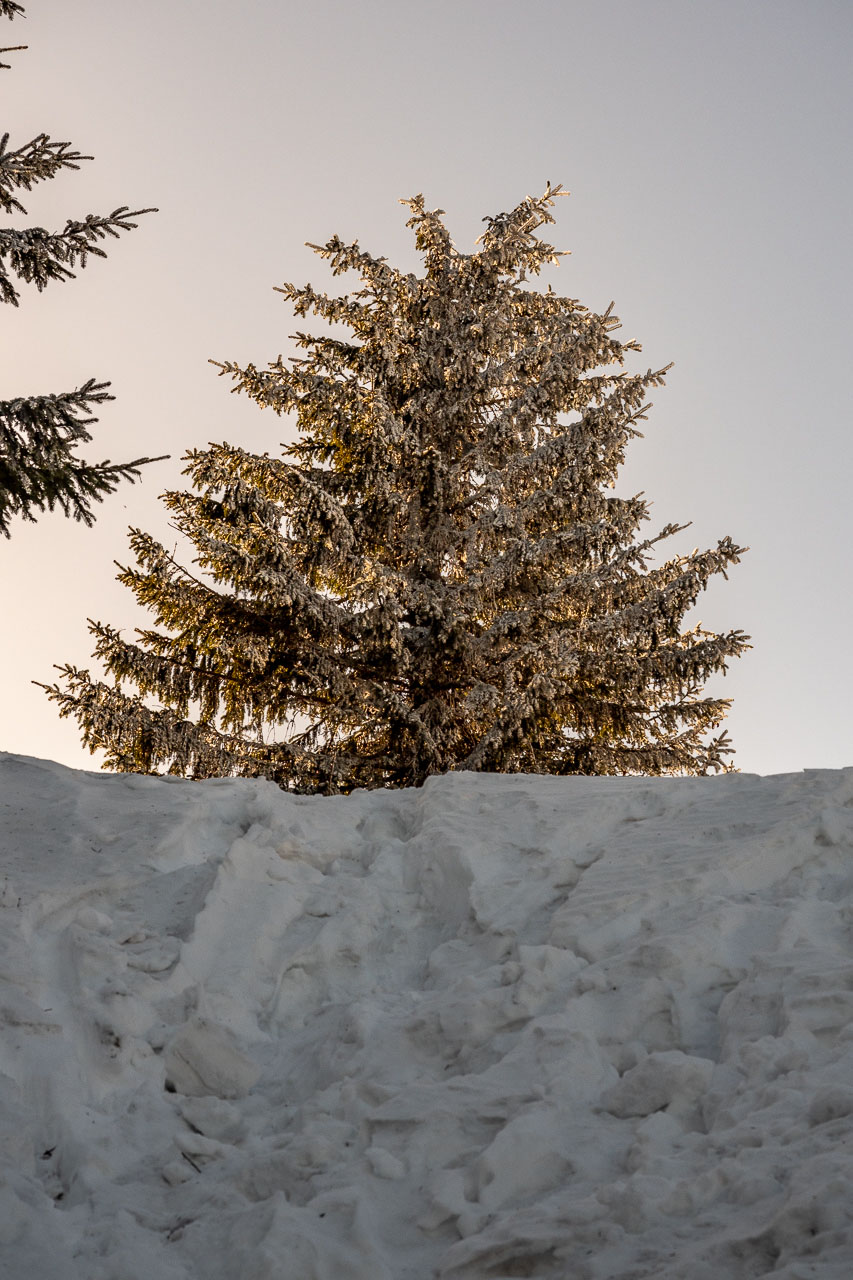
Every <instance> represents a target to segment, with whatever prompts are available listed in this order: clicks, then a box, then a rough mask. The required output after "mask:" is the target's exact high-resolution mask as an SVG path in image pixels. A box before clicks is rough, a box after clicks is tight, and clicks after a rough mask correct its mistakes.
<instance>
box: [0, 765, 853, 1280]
mask: <svg viewBox="0 0 853 1280" xmlns="http://www.w3.org/2000/svg"><path fill="white" fill-rule="evenodd" d="M0 814H2V824H0V832H2V834H0V839H1V840H2V867H1V868H0V903H1V904H2V905H0V1010H2V1020H3V1036H2V1049H0V1073H2V1074H0V1153H2V1154H0V1273H2V1275H3V1276H4V1277H5V1276H8V1277H10V1280H19V1278H22V1280H23V1278H26V1280H35V1278H37V1280H190V1278H192V1280H427V1278H429V1277H434V1276H435V1277H441V1278H442V1280H487V1278H489V1280H504V1278H506V1277H510V1276H534V1277H537V1278H538V1280H551V1278H552V1277H553V1278H554V1280H556V1278H558V1277H559V1280H566V1278H567V1277H571V1280H617V1278H620V1277H621V1278H623V1280H628V1277H631V1280H636V1278H638V1277H654V1278H655V1280H675V1278H676V1277H678V1278H684V1280H720V1278H721V1277H726V1280H728V1278H730V1277H731V1278H733V1280H740V1278H743V1280H746V1277H755V1276H764V1275H773V1276H775V1277H786V1278H790V1280H795V1278H796V1280H805V1278H806V1277H821V1278H824V1280H834V1278H835V1277H838V1280H842V1278H843V1280H848V1278H849V1275H850V1273H851V1265H853V954H851V930H853V893H851V889H853V863H851V846H853V770H844V771H840V772H830V771H813V772H807V773H805V774H796V775H788V776H782V777H772V778H757V777H749V776H741V775H734V776H727V777H723V778H719V779H698V780H693V779H684V780H681V779H675V780H673V779H666V780H646V779H606V778H601V779H580V778H577V779H565V780H562V779H555V778H539V777H521V776H509V777H496V776H488V775H486V776H484V775H470V774H455V775H450V776H447V777H444V778H437V779H432V780H430V782H428V783H427V785H426V786H425V787H424V788H423V789H421V790H419V791H411V792H372V793H357V794H355V795H353V796H350V797H347V798H336V799H320V798H305V797H294V796H288V795H285V794H283V793H282V792H280V791H278V790H277V789H276V788H275V787H273V786H272V785H269V784H266V783H253V782H245V781H244V782H237V781H231V780H223V781H216V782H208V783H188V782H176V781H170V780H160V779H152V778H144V777H134V776H106V775H98V774H88V773H79V772H73V771H71V770H68V769H65V768H62V767H61V766H59V765H56V764H51V763H45V762H40V761H35V760H28V759H24V758H20V757H15V756H0Z"/></svg>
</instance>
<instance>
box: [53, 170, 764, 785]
mask: <svg viewBox="0 0 853 1280" xmlns="http://www.w3.org/2000/svg"><path fill="white" fill-rule="evenodd" d="M559 194H561V192H560V188H559V187H555V188H551V187H550V186H549V187H548V189H547V190H546V191H545V193H544V195H542V196H541V197H538V198H527V199H525V200H523V201H522V202H521V203H520V204H519V205H518V206H517V207H516V208H514V209H513V210H512V211H511V212H509V213H504V214H500V215H499V216H498V217H495V218H487V219H485V220H484V221H485V222H486V224H487V225H486V230H485V232H484V234H483V235H482V236H481V238H480V240H479V241H478V242H477V244H478V247H477V248H476V250H475V252H473V253H471V254H463V253H460V252H459V251H458V250H457V249H456V248H455V247H454V245H453V243H452V241H451V239H450V237H449V235H448V232H447V230H446V228H445V226H444V223H443V221H442V216H441V215H442V213H443V211H442V210H436V211H432V212H431V211H428V210H427V209H426V208H425V206H424V201H423V198H422V197H421V196H416V197H415V198H414V199H411V200H407V201H403V203H404V204H406V205H408V207H409V210H410V213H411V216H410V218H409V221H408V224H407V225H408V226H410V227H411V228H413V230H414V235H415V242H416V246H417V249H418V250H419V251H420V253H421V254H422V256H423V264H424V274H423V275H421V276H418V275H413V274H405V273H403V272H401V271H399V270H396V269H395V268H393V267H392V266H390V265H389V264H388V263H387V261H386V260H385V259H384V258H379V257H374V256H372V255H371V254H369V253H366V252H364V251H362V249H361V248H360V247H359V245H358V244H357V243H356V244H346V243H344V242H343V241H341V240H340V239H339V238H337V237H334V238H333V239H331V240H330V241H329V242H328V243H327V244H325V245H322V246H316V245H315V246H311V247H312V248H314V249H315V250H316V252H317V253H318V254H319V255H320V257H321V258H323V259H325V260H326V261H327V262H328V264H329V266H330V267H331V271H332V274H333V275H334V276H338V275H341V274H342V273H345V272H355V273H356V274H357V276H358V277H359V278H360V281H359V287H357V288H356V289H355V290H354V291H353V292H351V293H348V294H345V295H344V296H331V295H327V294H324V293H318V292H315V290H314V289H313V288H312V287H311V286H310V285H306V286H305V287H304V288H297V287H296V286H294V285H291V284H286V285H284V287H283V288H282V289H281V290H280V292H282V293H283V294H284V297H285V298H286V299H287V300H288V301H289V302H290V303H291V304H292V305H293V307H294V310H295V312H296V314H297V315H298V316H301V317H304V316H306V315H307V314H309V313H313V314H315V315H318V316H320V317H322V318H323V319H324V320H325V321H329V322H333V323H334V324H335V325H341V326H346V329H347V330H348V332H349V335H350V336H349V337H340V336H337V333H338V332H340V331H339V330H338V331H336V332H335V333H334V334H333V335H332V336H329V335H321V336H314V335H311V334H308V333H299V334H297V335H296V338H297V341H298V344H299V347H300V348H301V349H302V352H304V354H300V355H299V356H298V357H296V358H295V359H292V360H290V361H284V360H283V359H282V357H281V356H279V358H278V359H277V360H275V361H273V362H272V363H271V364H270V365H269V366H268V367H267V368H265V369H260V368H256V367H255V366H254V365H251V364H250V365H248V366H247V367H245V368H241V367H238V366H237V365H236V364H233V363H230V362H226V363H222V364H219V365H218V367H219V369H220V372H221V374H224V375H227V376H229V377H230V378H232V379H233V380H234V382H235V387H234V388H233V389H234V390H237V391H241V392H245V393H246V394H248V395H249V396H251V397H252V399H254V400H255V401H256V402H257V403H258V404H259V405H261V406H263V407H265V408H268V409H272V410H273V411H274V412H275V413H276V414H287V413H291V412H292V413H293V414H295V416H296V420H297V425H298V429H299V434H298V438H297V439H296V442H295V443H294V444H292V445H290V446H288V447H283V453H282V454H281V456H270V454H269V453H264V454H261V455H258V454H255V453H250V452H248V451H246V450H243V449H241V448H238V447H234V446H231V445H229V444H225V443H223V444H211V445H210V447H209V448H207V449H201V450H192V451H191V452H189V453H188V454H187V455H186V457H185V461H186V463H187V466H186V471H185V474H187V475H188V476H189V477H190V479H191V481H192V487H191V489H190V490H188V491H175V492H171V493H168V494H167V495H165V502H166V505H167V507H168V508H169V510H170V512H171V513H172V516H173V519H174V524H175V526H176V527H177V528H178V529H179V530H180V531H181V532H182V533H183V534H185V535H186V537H187V538H188V539H189V540H190V541H191V542H192V543H193V544H194V546H195V549H196V552H197V555H196V558H195V565H196V569H189V568H185V567H182V565H181V564H180V563H179V562H178V560H177V559H176V557H175V556H174V555H173V554H172V553H171V552H170V551H168V550H167V549H166V548H165V547H163V546H162V545H161V544H160V543H159V542H157V541H156V540H155V539H154V538H152V537H150V536H149V535H148V534H146V533H144V532H142V531H141V530H139V529H135V530H131V538H130V541H131V546H132V549H133V553H134V556H135V561H136V563H135V567H127V568H123V569H122V570H121V573H120V575H119V580H120V581H122V582H123V583H125V584H126V585H127V586H128V587H129V588H130V589H131V591H132V592H133V593H134V595H135V596H136V598H137V600H138V601H139V602H140V603H141V604H142V605H144V606H146V608H148V609H149V610H151V612H152V614H153V615H154V623H155V625H154V626H153V627H152V628H151V629H148V630H141V631H139V632H138V633H137V637H136V639H135V641H130V640H126V639H124V638H123V637H122V636H121V634H120V633H119V631H118V630H116V629H115V628H114V627H112V626H109V625H102V624H101V623H90V627H91V630H92V633H93V635H94V637H95V653H96V655H97V657H98V658H99V659H100V660H101V661H102V662H103V663H104V664H105V667H106V670H107V672H108V673H109V677H110V679H108V680H107V681H101V680H97V679H93V678H92V677H91V676H90V674H89V673H88V672H87V671H84V670H78V669H75V668H73V667H70V666H65V667H62V668H59V669H60V670H61V671H62V675H63V679H62V682H61V683H60V684H57V685H54V686H52V687H51V688H50V689H49V690H48V692H49V693H50V696H51V697H52V698H54V699H55V700H56V701H57V702H58V704H59V708H60V714H61V715H63V716H68V715H72V716H75V717H76V718H77V720H78V721H79V724H80V726H81V729H82V734H83V739H84V741H85V742H86V743H87V744H88V745H89V747H90V748H91V749H92V750H95V749H96V748H102V749H103V750H104V751H105V752H106V763H107V766H108V767H111V768H114V769H119V770H128V771H159V770H164V769H165V770H168V771H169V772H171V773H176V774H182V775H189V776H192V777H196V778H203V777H209V776H212V775H223V774H237V775H248V776H263V777H267V778H271V779H274V780H275V781H276V782H278V783H279V784H280V785H281V786H282V787H285V788H289V789H293V790H297V791H303V792H318V791H319V792H334V791H347V790H350V789H352V788H354V787H378V786H404V785H409V784H414V785H418V784H420V783H422V782H423V781H424V779H425V778H427V777H428V776H429V775H430V774H435V773H441V772H444V771H447V770H450V769H472V770H488V771H495V772H513V771H530V772H539V773H552V774H576V773H581V774H622V773H626V774H627V773H640V774H668V773H688V774H704V773H706V772H708V771H709V770H717V769H721V768H722V769H725V768H727V767H729V766H728V765H727V764H726V761H725V757H726V756H727V754H728V753H730V751H731V747H730V745H729V742H728V739H727V737H726V735H725V733H721V734H719V735H717V736H709V735H713V731H714V730H715V729H717V727H718V726H719V724H720V722H721V720H722V719H723V717H724V715H725V712H726V710H727V707H728V705H729V704H728V701H727V700H725V699H720V698H712V697H705V696H703V694H702V688H703V685H704V683H705V682H706V681H707V679H708V677H709V676H711V675H713V674H714V673H716V672H721V671H724V670H725V668H726V663H727V660H728V659H730V658H732V657H734V656H736V655H737V654H740V653H741V651H742V650H743V649H744V648H745V647H747V645H746V640H747V637H745V636H744V635H743V634H742V633H741V632H739V631H733V632H729V633H727V634H724V635H717V634H714V633H713V632H710V631H706V630H703V629H701V628H700V627H694V628H691V629H687V630H682V626H683V618H684V615H685V613H686V612H687V610H689V609H690V608H691V606H692V605H693V604H694V602H695V601H696V598H697V596H698V594H699V593H700V591H701V590H702V589H703V588H704V587H705V586H706V584H707V582H708V580H709V579H710V578H711V577H712V575H714V574H717V573H723V574H725V572H726V570H727V568H728V567H729V566H730V565H732V564H735V563H737V561H738V558H739V556H740V555H741V553H742V548H740V547H738V546H736V545H735V544H734V543H733V542H732V540H731V539H730V538H728V537H726V538H723V539H722V541H720V542H719V543H718V544H717V546H716V547H713V548H712V549H710V550H707V551H702V552H699V551H694V552H693V553H692V554H690V555H677V556H674V557H673V558H671V559H669V560H666V561H665V562H663V563H651V564H650V560H655V548H656V547H657V544H658V543H659V542H661V541H662V540H664V539H667V538H669V537H671V536H672V535H673V534H675V533H677V532H678V531H679V530H680V528H684V527H686V526H678V525H675V524H668V525H667V526H666V527H665V528H663V529H662V530H660V532H658V533H657V534H656V535H654V536H651V537H646V538H639V537H638V530H639V528H640V526H641V524H642V523H643V522H644V521H645V520H646V519H647V518H648V510H647V503H646V502H645V501H644V499H643V498H642V496H640V495H638V496H634V497H629V498H624V497H618V496H616V494H615V493H614V492H613V491H612V487H613V484H614V481H615V480H616V476H617V472H618V469H619V467H620V465H621V463H622V462H623V459H624V454H625V448H626V445H627V444H628V442H629V440H631V439H632V438H633V437H634V436H637V435H639V434H640V432H639V429H638V424H639V423H640V421H641V420H642V419H643V418H644V416H645V413H646V409H647V407H648V406H647V403H646V397H647V393H648V391H649V389H650V388H652V387H655V386H658V385H659V384H660V383H661V381H662V378H663V374H664V373H665V370H658V371H653V370H651V369H649V370H648V371H647V372H644V373H642V372H641V373H632V372H629V371H628V370H627V369H626V368H625V367H624V365H625V360H626V355H627V353H629V352H635V351H638V350H639V347H638V345H637V344H636V343H635V342H626V343H621V342H620V341H619V340H618V339H617V337H616V336H615V333H616V330H617V329H618V321H617V318H616V316H615V315H613V314H612V312H611V310H608V311H606V312H605V313H604V314H602V315H598V314H595V313H594V312H592V311H589V310H587V309H586V308H585V307H583V306H582V305H581V304H580V303H579V302H576V301H574V300H573V299H571V298H565V297H560V296H558V295H557V294H556V293H555V292H553V290H552V289H551V287H548V288H547V289H545V290H544V291H542V290H539V291H536V290H534V289H529V288H525V287H524V283H525V280H526V279H527V278H528V277H529V276H531V275H536V274H538V273H539V271H540V270H541V268H542V267H544V266H545V265H546V264H549V263H554V262H556V261H557V259H558V257H559V255H558V254H557V253H556V251H555V250H554V248H553V247H552V246H551V245H550V244H547V243H545V242H544V241H543V240H542V239H540V238H539V237H538V236H537V234H536V232H537V229H538V228H539V227H540V226H542V225H543V224H545V223H550V222H552V221H553V216H552V214H551V212H550V210H551V207H552V205H553V203H554V199H555V197H556V196H557V195H559ZM214 363H215V362H214ZM128 686H130V689H128Z"/></svg>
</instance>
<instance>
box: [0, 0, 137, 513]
mask: <svg viewBox="0 0 853 1280" xmlns="http://www.w3.org/2000/svg"><path fill="white" fill-rule="evenodd" d="M23 12H24V10H23V6H22V5H20V4H17V3H14V0H0V17H6V18H14V17H16V16H20V15H21V14H23ZM25 47H26V46H23V45H17V46H12V47H9V48H4V49H0V53H12V52H15V51H16V50H18V49H21V48H25ZM8 66H9V64H8V63H2V62H0V68H4V69H7V70H8ZM90 159H91V156H84V155H81V154H80V152H79V151H74V150H72V148H71V144H70V143H68V142H53V141H51V139H50V138H49V137H48V135H47V134H44V133H42V134H39V135H38V136H37V137H35V138H31V139H30V141H29V142H25V143H24V144H23V145H21V146H18V147H14V148H13V147H10V145H9V135H8V133H4V134H2V136H0V211H2V212H3V213H5V214H9V215H14V214H23V213H26V210H25V208H24V206H23V205H22V204H21V202H20V200H19V199H18V198H17V196H16V195H15V192H20V191H32V189H33V187H34V186H36V184H37V183H39V182H44V181H47V180H48V179H50V178H55V177H56V175H57V174H58V173H59V172H60V171H61V170H62V169H79V167H80V162H81V161H82V160H90ZM150 212H153V211H152V210H150V209H136V210H130V209H128V208H127V206H126V205H124V206H122V207H120V208H118V209H114V210H113V212H112V213H110V214H107V215H103V216H102V215H98V214H88V215H87V216H86V217H85V218H84V219H83V220H82V221H75V220H74V219H69V220H68V221H67V222H66V224H65V227H64V228H63V230H62V231H47V230H45V228H44V227H24V228H15V227H0V301H2V302H5V303H9V304H11V305H12V306H13V307H16V306H17V305H18V301H19V297H20V295H19V292H18V289H17V287H16V285H15V281H16V280H18V281H21V282H23V283H24V284H34V285H35V286H36V288H37V289H38V290H39V291H40V290H42V289H44V288H45V286H46V285H47V284H49V283H50V281H52V280H59V281H62V280H68V279H70V278H72V277H73V275H74V270H73V269H74V268H75V267H78V266H79V267H85V265H86V261H87V259H88V257H89V255H90V254H95V255H96V256H98V257H101V258H103V257H106V254H105V252H104V250H103V248H102V247H101V244H100V242H101V241H102V240H104V239H105V238H106V237H107V236H117V235H118V234H119V233H120V232H121V231H129V230H131V229H132V228H133V227H135V226H136V225H137V224H136V222H134V221H133V219H134V218H138V217H139V216H140V215H141V214H143V213H150ZM108 386H109V383H106V382H101V383H99V382H96V381H95V379H94V378H90V379H89V380H88V381H87V382H86V383H84V384H83V386H81V387H80V388H79V389H78V390H76V391H69V392H65V393H63V394H60V395H45V396H31V397H28V398H20V399H14V400H0V533H4V534H5V535H6V537H8V536H9V529H10V524H11V521H12V519H13V517H14V516H16V515H20V516H23V517H24V518H25V519H27V520H35V519H36V516H35V514H34V513H35V512H37V511H45V510H50V511H52V510H53V508H54V507H56V506H58V507H59V508H60V509H61V510H62V511H64V512H65V514H66V515H71V516H74V517H75V519H77V520H82V521H83V522H84V523H85V524H89V525H91V524H92V523H94V519H95V517H94V514H93V511H92V504H93V503H94V502H100V501H101V500H102V499H103V498H104V497H105V496H106V495H107V494H108V493H112V492H113V491H114V490H115V489H116V488H117V487H118V484H119V482H120V481H122V480H134V479H136V478H137V477H138V476H139V468H140V467H141V466H142V465H143V464H144V463H146V462H153V461H158V459H153V458H136V459H135V460H134V461H133V462H124V463H111V462H109V461H107V462H101V463H95V464H92V463H87V462H84V461H82V460H81V459H80V458H78V457H77V455H76V453H75V449H76V448H77V447H78V445H81V444H87V443H88V442H89V441H90V440H91V439H92V436H91V433H90V431H89V427H91V426H92V424H93V423H94V422H95V421H96V420H97V419H96V418H94V417H93V416H92V409H93V407H94V406H96V405H99V404H102V403H103V402H104V401H105V400H111V399H112V398H113V397H112V396H111V395H110V394H109V393H108V391H107V387H108Z"/></svg>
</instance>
